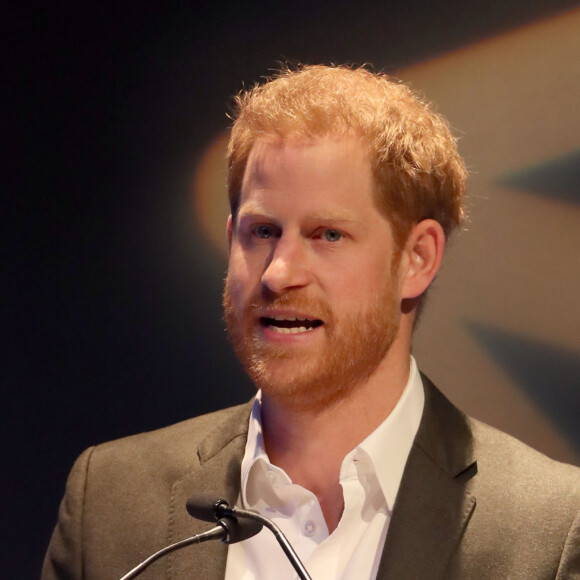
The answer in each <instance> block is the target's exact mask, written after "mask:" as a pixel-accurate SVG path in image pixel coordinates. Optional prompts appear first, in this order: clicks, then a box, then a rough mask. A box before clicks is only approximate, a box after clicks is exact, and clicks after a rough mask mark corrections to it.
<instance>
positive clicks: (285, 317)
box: [272, 316, 308, 322]
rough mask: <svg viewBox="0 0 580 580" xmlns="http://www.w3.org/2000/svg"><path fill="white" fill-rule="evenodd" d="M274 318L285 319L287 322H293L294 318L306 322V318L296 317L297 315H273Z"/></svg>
mask: <svg viewBox="0 0 580 580" xmlns="http://www.w3.org/2000/svg"><path fill="white" fill-rule="evenodd" d="M272 318H273V319H274V320H285V321H287V322H295V321H296V320H298V321H300V322H306V321H307V320H308V318H298V317H297V316H273V317H272Z"/></svg>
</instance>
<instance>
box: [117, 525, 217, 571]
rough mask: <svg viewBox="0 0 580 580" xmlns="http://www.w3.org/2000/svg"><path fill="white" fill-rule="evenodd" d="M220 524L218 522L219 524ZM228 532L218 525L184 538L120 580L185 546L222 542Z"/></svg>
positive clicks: (136, 567)
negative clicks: (210, 541)
mask: <svg viewBox="0 0 580 580" xmlns="http://www.w3.org/2000/svg"><path fill="white" fill-rule="evenodd" d="M219 523H220V522H218V524H219ZM227 535H228V532H227V530H226V529H225V528H224V527H223V526H221V525H218V526H216V527H215V528H212V529H211V530H208V531H207V532H204V533H203V534H197V535H196V536H192V537H191V538H186V539H185V540H180V541H179V542H175V543H174V544H170V545H169V546H165V548H162V549H161V550H159V551H158V552H155V553H154V554H151V556H149V558H147V559H146V560H143V562H141V564H139V565H138V566H135V568H133V569H132V570H130V571H129V572H127V574H125V575H124V576H123V577H122V578H121V579H120V580H131V579H132V578H135V577H137V576H138V575H139V574H141V572H143V570H145V568H148V567H149V566H150V565H151V564H153V562H155V561H156V560H158V559H159V558H161V556H165V554H169V553H171V552H174V551H175V550H179V548H184V547H185V546H190V545H191V544H201V543H202V542H207V541H208V540H223V539H225V538H226V537H227Z"/></svg>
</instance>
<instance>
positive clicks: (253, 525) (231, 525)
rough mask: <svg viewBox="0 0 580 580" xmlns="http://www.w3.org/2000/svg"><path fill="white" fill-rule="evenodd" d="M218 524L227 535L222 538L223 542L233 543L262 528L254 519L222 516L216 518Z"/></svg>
mask: <svg viewBox="0 0 580 580" xmlns="http://www.w3.org/2000/svg"><path fill="white" fill-rule="evenodd" d="M218 524H219V525H220V526H222V527H223V528H224V529H225V530H226V532H227V533H228V535H227V536H226V538H225V539H223V540H222V542H224V543H225V544H235V543H236V542H242V541H243V540H247V539H248V538H251V537H252V536H255V535H256V534H257V533H258V532H260V531H261V530H262V527H263V526H262V524H261V523H260V522H257V521H256V520H250V519H243V520H238V519H237V518H231V517H227V516H226V517H223V518H220V519H219V520H218Z"/></svg>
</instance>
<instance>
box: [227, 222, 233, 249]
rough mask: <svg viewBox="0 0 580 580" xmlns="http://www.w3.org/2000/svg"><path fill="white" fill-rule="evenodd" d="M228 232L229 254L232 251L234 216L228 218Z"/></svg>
mask: <svg viewBox="0 0 580 580" xmlns="http://www.w3.org/2000/svg"><path fill="white" fill-rule="evenodd" d="M227 231H228V253H229V252H230V251H231V249H232V216H231V215H229V216H228V225H227Z"/></svg>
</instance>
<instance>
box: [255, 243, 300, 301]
mask: <svg viewBox="0 0 580 580" xmlns="http://www.w3.org/2000/svg"><path fill="white" fill-rule="evenodd" d="M305 244H306V241H305V240H300V239H292V240H291V239H290V238H287V237H285V236H281V237H280V238H279V239H278V241H277V243H276V245H275V246H274V247H273V248H272V253H271V255H270V256H269V258H268V262H267V263H266V268H265V270H264V274H263V275H262V284H263V285H264V286H265V287H267V288H268V289H269V290H270V291H271V292H273V293H275V294H282V293H283V292H284V291H286V290H289V289H291V288H301V287H304V286H307V285H308V284H309V283H310V281H311V277H310V267H309V263H308V254H307V248H306V247H305Z"/></svg>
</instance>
